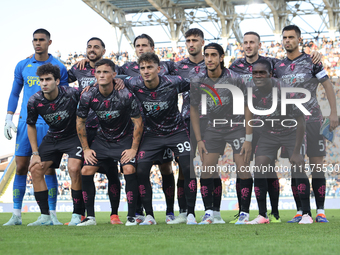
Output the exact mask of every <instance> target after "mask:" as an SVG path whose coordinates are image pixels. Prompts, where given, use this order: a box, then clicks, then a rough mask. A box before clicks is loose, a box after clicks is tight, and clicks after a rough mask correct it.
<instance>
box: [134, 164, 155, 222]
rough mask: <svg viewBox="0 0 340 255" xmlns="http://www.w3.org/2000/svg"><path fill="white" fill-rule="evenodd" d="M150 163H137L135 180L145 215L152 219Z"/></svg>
mask: <svg viewBox="0 0 340 255" xmlns="http://www.w3.org/2000/svg"><path fill="white" fill-rule="evenodd" d="M151 167H152V163H138V165H137V180H138V191H139V195H140V197H141V200H142V204H143V206H144V208H145V213H146V215H151V216H152V217H153V209H152V188H151V183H150V170H151Z"/></svg>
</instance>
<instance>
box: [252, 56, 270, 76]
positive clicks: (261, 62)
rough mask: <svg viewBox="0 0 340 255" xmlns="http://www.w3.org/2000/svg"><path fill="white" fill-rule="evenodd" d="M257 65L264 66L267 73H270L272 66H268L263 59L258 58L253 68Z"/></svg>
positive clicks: (267, 62) (268, 63) (266, 61)
mask: <svg viewBox="0 0 340 255" xmlns="http://www.w3.org/2000/svg"><path fill="white" fill-rule="evenodd" d="M257 64H261V65H264V66H266V69H267V71H268V72H269V73H270V72H271V71H272V65H271V64H270V62H269V61H268V60H266V59H264V58H260V59H259V60H257V61H256V62H255V63H254V64H253V66H255V65H257Z"/></svg>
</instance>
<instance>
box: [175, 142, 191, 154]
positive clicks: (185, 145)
mask: <svg viewBox="0 0 340 255" xmlns="http://www.w3.org/2000/svg"><path fill="white" fill-rule="evenodd" d="M177 148H178V151H179V153H182V152H183V151H184V150H186V151H190V150H191V146H190V143H189V142H188V141H186V142H184V143H179V144H177Z"/></svg>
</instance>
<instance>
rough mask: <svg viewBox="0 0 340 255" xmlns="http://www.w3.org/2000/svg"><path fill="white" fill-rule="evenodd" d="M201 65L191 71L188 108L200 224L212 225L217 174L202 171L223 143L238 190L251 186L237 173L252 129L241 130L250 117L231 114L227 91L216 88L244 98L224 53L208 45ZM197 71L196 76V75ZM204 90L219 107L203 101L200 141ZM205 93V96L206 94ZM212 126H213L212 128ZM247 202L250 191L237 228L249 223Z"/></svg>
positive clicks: (245, 163)
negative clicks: (197, 163) (198, 164)
mask: <svg viewBox="0 0 340 255" xmlns="http://www.w3.org/2000/svg"><path fill="white" fill-rule="evenodd" d="M204 56H205V65H206V68H204V69H201V70H193V71H192V72H194V73H196V75H195V77H194V76H193V77H194V78H193V79H192V81H191V82H192V83H191V84H192V87H191V90H190V94H191V100H190V101H191V102H190V104H191V107H190V116H191V123H192V126H193V130H194V133H195V136H196V139H197V143H198V144H197V146H198V152H199V154H200V157H201V160H202V165H203V170H202V174H201V179H200V182H201V194H202V199H203V202H204V207H205V211H206V212H205V215H204V217H203V220H202V222H201V223H200V224H211V223H213V219H214V215H213V195H212V194H213V191H214V190H213V187H214V181H213V179H214V178H219V173H218V172H217V171H216V172H209V170H208V171H205V169H208V167H214V166H216V164H217V162H218V157H219V155H220V154H223V152H224V149H225V147H226V143H229V144H230V145H231V146H232V148H233V156H234V162H235V163H236V166H237V172H238V175H239V176H240V178H241V182H240V185H241V188H245V187H248V183H251V182H252V179H251V174H250V172H249V171H248V172H246V171H244V172H241V171H239V170H240V169H241V168H242V167H245V166H248V165H249V160H250V154H251V140H252V135H251V134H252V128H251V127H250V126H248V125H246V127H245V128H244V126H243V125H240V123H248V120H249V119H250V116H251V113H250V112H249V110H248V108H247V107H245V116H243V115H234V114H233V112H234V111H233V100H235V99H233V98H232V93H231V91H230V90H229V89H226V88H218V87H216V84H232V85H234V86H236V87H237V88H239V89H240V90H241V91H242V92H243V95H246V86H245V84H244V82H243V81H242V79H241V77H240V76H239V75H238V74H236V73H235V72H233V71H231V70H229V69H227V68H225V67H224V62H223V58H224V51H223V48H222V47H221V46H220V45H219V44H217V43H210V44H208V45H207V46H205V47H204ZM197 71H198V72H197ZM208 90H211V91H213V93H216V95H218V98H220V99H219V101H220V102H219V103H218V104H217V103H214V101H213V100H215V98H214V99H211V98H210V97H208V99H207V108H208V109H207V112H208V114H207V117H208V118H209V123H208V127H207V129H206V131H205V134H204V140H203V138H202V135H201V131H200V125H199V122H200V119H199V112H198V106H199V104H200V103H201V95H202V94H203V95H206V93H207V94H209V93H210V92H209V91H208ZM206 91H208V92H206ZM215 119H226V120H227V122H228V123H229V122H230V124H226V123H223V124H216V125H215ZM213 123H214V124H213ZM232 123H235V124H232ZM250 199H251V189H249V190H248V191H247V192H244V193H243V197H242V199H241V203H240V207H241V214H240V215H241V216H244V217H243V218H242V221H241V220H239V221H238V223H237V224H244V223H245V222H247V221H248V219H249V213H247V212H246V210H247V208H249V205H247V204H248V203H249V201H250Z"/></svg>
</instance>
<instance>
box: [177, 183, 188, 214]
mask: <svg viewBox="0 0 340 255" xmlns="http://www.w3.org/2000/svg"><path fill="white" fill-rule="evenodd" d="M177 200H178V206H179V212H180V213H183V212H186V211H187V201H186V198H185V195H184V180H178V181H177Z"/></svg>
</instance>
